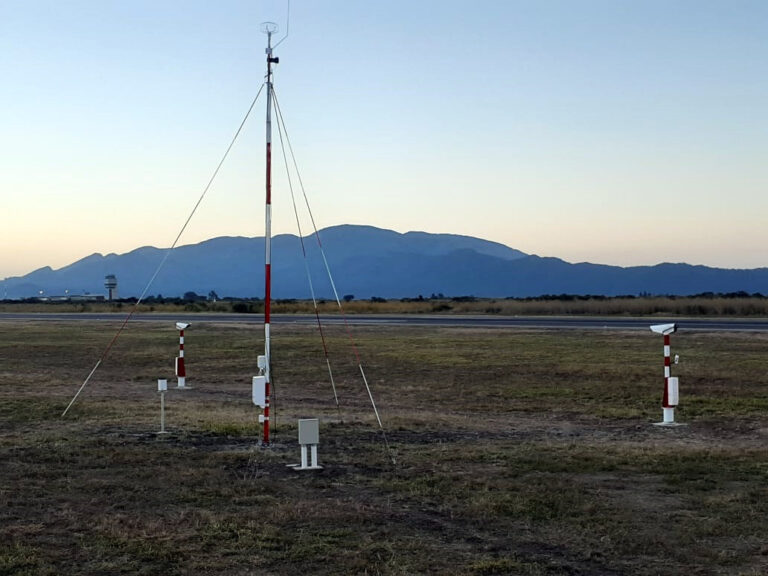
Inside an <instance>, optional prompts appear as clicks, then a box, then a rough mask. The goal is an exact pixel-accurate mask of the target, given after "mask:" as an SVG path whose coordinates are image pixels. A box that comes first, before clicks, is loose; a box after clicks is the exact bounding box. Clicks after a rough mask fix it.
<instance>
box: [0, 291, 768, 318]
mask: <svg viewBox="0 0 768 576" xmlns="http://www.w3.org/2000/svg"><path fill="white" fill-rule="evenodd" d="M739 294H741V293H739ZM342 305H343V307H344V311H345V312H347V313H349V314H491V315H505V316H515V315H517V316H536V315H550V316H551V315H594V316H608V315H610V316H658V315H663V316H716V317H719V316H737V317H755V316H760V317H765V316H768V297H764V296H760V295H754V296H749V295H746V294H744V295H729V296H643V297H636V298H635V297H617V298H609V297H603V296H552V297H547V296H544V297H541V298H472V297H460V298H442V297H441V298H437V297H434V298H431V297H429V298H423V297H422V298H421V299H403V300H382V299H377V300H374V301H372V300H352V301H351V302H345V303H343V304H342ZM131 308H133V304H131V303H129V302H114V303H109V302H88V303H70V302H37V303H35V302H10V301H5V302H0V312H73V313H77V312H116V313H125V312H127V311H128V310H129V309H131ZM318 310H319V311H320V313H322V314H333V313H337V312H338V310H339V306H338V304H337V303H336V301H335V300H318ZM137 311H138V312H139V313H145V314H146V313H152V312H167V313H172V312H179V311H186V312H209V313H231V312H241V313H254V314H261V313H263V311H264V304H263V302H260V301H245V302H233V301H219V302H205V301H201V302H177V303H173V302H164V303H157V302H152V303H143V304H140V305H139V306H138V308H137ZM272 311H273V312H274V313H276V314H311V313H314V307H313V303H312V301H311V300H277V301H275V302H273V303H272Z"/></svg>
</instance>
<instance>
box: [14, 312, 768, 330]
mask: <svg viewBox="0 0 768 576" xmlns="http://www.w3.org/2000/svg"><path fill="white" fill-rule="evenodd" d="M344 318H346V321H347V322H348V323H349V324H350V325H356V326H377V325H378V326H435V327H440V326H443V327H447V326H460V327H465V328H507V329H514V328H550V329H558V330H564V329H580V330H584V329H603V330H611V329H613V330H648V327H649V326H650V325H651V324H662V323H666V322H677V324H678V327H679V330H702V331H715V332H719V331H752V332H765V331H768V319H755V320H745V319H733V318H715V319H713V318H708V319H704V318H689V319H681V320H675V319H674V318H664V317H658V318H652V319H651V318H619V317H612V316H602V317H594V316H590V317H574V316H461V315H436V314H435V315H422V314H397V315H394V314H366V315H363V314H348V315H347V316H346V317H342V316H341V315H336V314H334V315H321V316H320V319H321V320H322V322H323V323H324V324H339V323H343V322H344ZM19 320H25V321H90V322H108V321H111V322H122V321H123V320H125V315H124V314H92V313H71V314H57V313H42V312H41V313H26V312H24V313H0V322H7V321H19ZM177 321H183V322H189V323H192V324H194V323H199V322H245V323H252V324H261V323H262V322H263V316H262V315H261V314H194V313H183V312H182V313H179V314H165V313H162V314H136V315H134V316H133V317H132V318H131V322H177ZM316 321H317V320H316V318H315V316H314V315H310V314H302V315H298V314H296V315H295V314H273V315H272V323H273V324H314V323H316Z"/></svg>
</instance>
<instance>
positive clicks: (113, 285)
mask: <svg viewBox="0 0 768 576" xmlns="http://www.w3.org/2000/svg"><path fill="white" fill-rule="evenodd" d="M104 288H106V289H107V292H108V293H109V297H108V298H109V301H110V302H112V300H114V299H115V298H117V277H116V276H115V275H114V274H108V275H106V276H105V277H104Z"/></svg>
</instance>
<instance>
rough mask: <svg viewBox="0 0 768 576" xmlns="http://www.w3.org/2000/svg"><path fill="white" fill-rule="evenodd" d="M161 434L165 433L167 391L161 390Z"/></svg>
mask: <svg viewBox="0 0 768 576" xmlns="http://www.w3.org/2000/svg"><path fill="white" fill-rule="evenodd" d="M160 434H165V392H160Z"/></svg>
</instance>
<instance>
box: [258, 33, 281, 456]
mask: <svg viewBox="0 0 768 576" xmlns="http://www.w3.org/2000/svg"><path fill="white" fill-rule="evenodd" d="M261 29H262V31H263V32H264V33H265V34H266V35H267V50H266V53H267V159H266V172H267V181H266V192H267V202H266V208H265V210H264V219H265V222H264V247H265V255H264V357H265V359H266V365H265V367H264V376H265V378H266V383H265V386H264V418H263V424H264V432H263V435H262V440H261V443H262V445H264V446H268V445H269V394H270V383H271V381H272V379H271V376H270V369H271V365H272V363H271V356H270V346H269V345H270V337H269V324H270V308H271V303H272V64H277V63H279V62H280V59H279V58H275V57H273V56H272V35H273V34H274V33H275V32H277V24H275V23H274V22H264V23H263V24H262V25H261Z"/></svg>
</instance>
